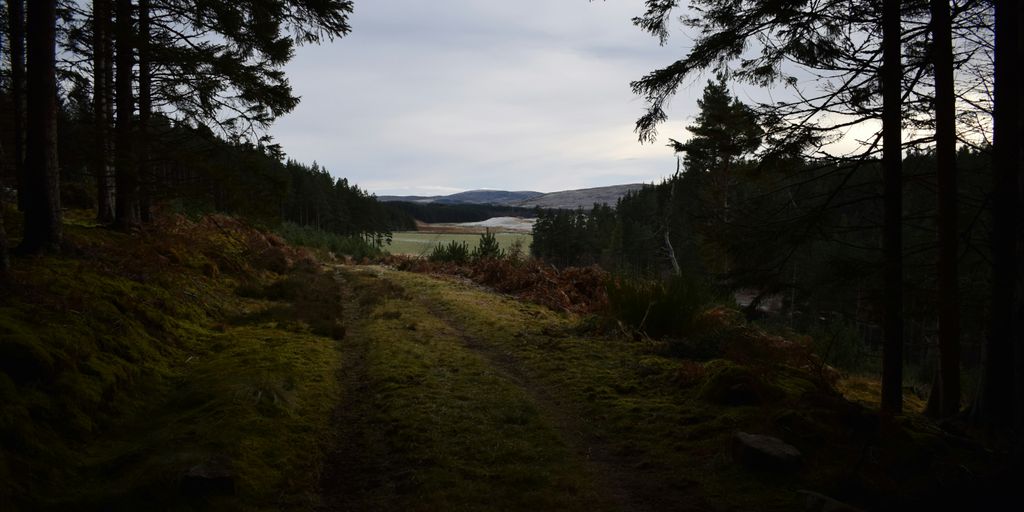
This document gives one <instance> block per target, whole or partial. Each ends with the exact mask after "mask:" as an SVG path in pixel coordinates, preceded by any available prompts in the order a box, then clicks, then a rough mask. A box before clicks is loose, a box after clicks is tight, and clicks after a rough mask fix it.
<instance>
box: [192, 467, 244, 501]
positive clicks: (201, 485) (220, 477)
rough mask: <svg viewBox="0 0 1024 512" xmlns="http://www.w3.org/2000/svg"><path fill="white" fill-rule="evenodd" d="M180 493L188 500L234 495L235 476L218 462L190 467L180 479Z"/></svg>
mask: <svg viewBox="0 0 1024 512" xmlns="http://www.w3.org/2000/svg"><path fill="white" fill-rule="evenodd" d="M181 493H182V494H183V495H185V496H188V497H190V498H204V497H207V496H230V495H233V494H235V474H234V472H233V471H231V469H230V468H229V467H228V466H227V464H226V463H224V462H223V461H220V460H209V461H206V462H204V463H202V464H197V465H195V466H192V467H191V468H189V469H188V471H186V472H185V474H184V475H182V477H181Z"/></svg>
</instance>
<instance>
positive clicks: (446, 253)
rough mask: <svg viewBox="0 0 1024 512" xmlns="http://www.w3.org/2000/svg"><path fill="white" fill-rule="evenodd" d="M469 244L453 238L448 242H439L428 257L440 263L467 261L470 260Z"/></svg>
mask: <svg viewBox="0 0 1024 512" xmlns="http://www.w3.org/2000/svg"><path fill="white" fill-rule="evenodd" d="M469 257H470V253H469V244H467V243H466V242H459V241H456V240H452V241H450V242H448V243H447V244H438V245H437V246H436V247H434V249H433V250H431V251H430V254H428V255H427V259H428V260H430V261H433V262H438V263H466V262H468V261H469V259H470V258H469Z"/></svg>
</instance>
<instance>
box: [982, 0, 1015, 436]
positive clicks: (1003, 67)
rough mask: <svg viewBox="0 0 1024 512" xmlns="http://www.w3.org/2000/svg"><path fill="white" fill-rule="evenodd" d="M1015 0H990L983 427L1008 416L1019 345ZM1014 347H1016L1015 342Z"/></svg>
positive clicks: (1006, 422)
mask: <svg viewBox="0 0 1024 512" xmlns="http://www.w3.org/2000/svg"><path fill="white" fill-rule="evenodd" d="M1020 9H1021V6H1020V4H1019V3H1018V1H1017V0H999V1H997V2H996V47H995V66H996V69H995V112H994V115H993V118H994V119H993V121H994V126H993V151H992V165H993V169H992V170H993V181H992V318H991V322H992V323H991V325H990V327H989V337H988V339H987V340H986V343H985V351H984V357H983V369H982V382H981V390H980V393H979V396H978V402H977V404H976V409H975V411H974V412H975V414H976V418H977V419H978V420H979V421H980V422H981V423H982V424H983V425H985V426H987V427H990V428H995V429H1002V428H1008V427H1009V426H1010V425H1011V423H1012V420H1013V416H1014V413H1013V411H1014V409H1015V408H1016V407H1015V405H1016V403H1017V402H1016V401H1015V400H1014V394H1015V393H1014V386H1015V379H1014V370H1017V371H1018V372H1020V371H1021V368H1019V367H1018V368H1014V366H1015V364H1014V359H1015V357H1016V355H1015V354H1016V352H1017V351H1018V350H1020V347H1019V345H1020V343H1019V341H1018V342H1017V343H1014V329H1013V326H1014V312H1015V311H1016V307H1015V297H1014V294H1015V293H1014V292H1015V288H1016V287H1017V279H1019V277H1020V276H1018V275H1017V264H1018V262H1017V261H1015V254H1016V250H1017V236H1018V226H1017V225H1016V224H1017V218H1018V215H1019V214H1020V211H1019V208H1020V205H1019V204H1018V200H1019V194H1020V191H1019V188H1018V187H1019V186H1020V181H1019V180H1020V145H1021V135H1022V134H1021V129H1020V124H1019V122H1020V99H1019V94H1020V87H1021V83H1020V78H1019V75H1018V71H1017V67H1018V66H1019V65H1020V55H1019V54H1018V48H1019V37H1020V26H1019V24H1020ZM1015 345H1016V346H1015Z"/></svg>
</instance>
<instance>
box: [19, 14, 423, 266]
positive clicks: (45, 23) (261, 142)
mask: <svg viewBox="0 0 1024 512" xmlns="http://www.w3.org/2000/svg"><path fill="white" fill-rule="evenodd" d="M49 4H51V2H31V5H30V6H29V7H30V9H29V10H28V12H27V13H26V12H25V11H24V7H25V6H24V5H23V3H22V2H7V5H6V10H5V16H4V18H5V22H6V23H4V34H5V37H4V50H5V52H4V58H5V60H6V61H7V62H8V63H9V64H10V65H9V66H8V67H5V68H4V69H3V73H2V76H0V81H2V85H3V89H4V91H5V92H6V94H5V95H4V97H3V101H2V103H0V109H2V112H3V116H2V119H0V136H2V137H3V140H2V142H3V144H2V147H3V148H4V151H3V152H2V153H0V167H2V169H3V174H2V178H3V179H2V184H3V185H4V187H5V196H6V195H11V197H6V198H5V199H4V200H5V202H8V204H12V203H16V204H17V206H18V208H19V210H22V211H24V212H25V216H26V217H25V218H26V223H27V225H28V226H30V227H31V228H30V229H29V230H28V231H27V233H28V234H29V236H27V237H26V238H25V239H24V240H23V241H22V243H21V246H20V248H19V250H20V251H22V252H34V251H38V250H41V249H48V250H55V249H57V248H59V246H60V220H59V217H60V213H61V211H62V210H63V209H66V208H88V209H93V210H94V211H95V212H96V217H97V220H98V221H99V222H101V223H104V224H111V225H112V226H115V227H118V228H121V229H127V230H131V229H135V228H137V227H139V226H143V225H145V224H146V223H148V222H149V221H150V220H151V218H152V210H153V209H154V208H156V207H158V206H160V207H170V208H173V209H178V210H180V211H183V212H187V213H191V214H198V213H202V212H210V211H218V212H224V213H232V214H239V215H243V216H246V217H248V218H250V219H252V220H253V221H254V222H257V223H260V224H263V225H266V226H268V227H271V228H273V227H276V226H278V225H280V224H281V223H282V222H286V223H292V224H295V225H299V226H306V227H311V228H313V229H316V230H322V231H325V232H329V233H333V234H336V235H340V236H344V237H354V238H355V239H361V240H364V241H365V242H367V243H368V244H370V245H371V246H375V247H381V245H382V244H383V243H385V242H386V241H387V240H388V238H389V237H390V233H391V231H393V230H399V229H414V223H413V221H412V219H411V218H410V217H409V216H408V215H406V214H404V213H402V212H401V211H399V210H396V209H394V208H390V207H388V206H387V205H384V204H382V203H379V202H378V201H376V199H375V198H374V197H373V196H372V195H371V194H369V193H367V192H366V191H364V190H361V189H360V188H359V187H358V186H357V185H354V184H349V183H348V181H347V180H345V179H335V178H334V177H332V176H331V174H330V173H329V172H328V171H327V169H324V168H321V167H320V166H319V165H317V164H316V163H315V162H314V163H313V164H312V165H307V164H303V163H299V162H296V161H294V160H291V159H288V160H285V159H284V155H283V153H282V151H281V148H280V146H278V145H276V144H274V143H273V142H272V140H271V139H270V138H269V136H268V135H267V134H266V127H268V126H269V125H270V123H271V122H272V121H273V120H274V119H275V118H276V117H279V116H280V115H282V114H284V113H287V112H288V111H290V110H291V109H292V108H294V106H295V105H296V104H297V101H298V99H297V98H296V97H295V96H294V95H293V94H292V92H291V88H290V86H289V85H288V83H287V80H286V79H285V77H284V76H283V74H282V73H281V70H280V68H281V66H282V65H283V64H284V63H285V62H287V60H288V58H289V55H290V53H291V51H292V50H291V49H290V48H291V47H293V46H294V45H296V44H298V43H300V42H304V43H316V42H319V41H320V40H321V39H332V38H334V37H340V36H343V35H344V34H345V33H347V31H348V25H347V21H346V13H347V12H348V11H349V10H350V9H351V4H350V3H349V2H346V1H331V2H313V3H311V2H301V1H300V2H272V3H270V4H268V5H266V6H262V7H256V6H253V5H249V4H240V5H228V4H224V3H221V2H159V1H158V2H150V1H142V2H139V3H137V4H135V3H133V2H111V1H98V2H93V3H91V4H90V5H85V4H75V3H59V2H56V3H52V4H53V5H49ZM189 12H195V13H196V17H194V18H193V17H191V15H189ZM26 14H27V16H26ZM247 20H248V21H247ZM256 20H259V23H255V21H256ZM26 31H27V32H26ZM286 31H291V33H290V34H289V33H288V32H286ZM211 34H216V35H217V36H218V37H217V38H215V39H211V38H210V37H209V36H210V35H211ZM26 36H27V37H26ZM26 44H27V46H26ZM26 50H27V52H26ZM50 54H52V55H50ZM26 57H27V58H26ZM118 58H120V59H121V60H118ZM239 59H241V60H239ZM235 61H239V62H243V61H244V62H245V64H243V65H236V64H234V63H233V62H235ZM58 134H59V137H58ZM33 180H37V181H33ZM12 194H14V195H12Z"/></svg>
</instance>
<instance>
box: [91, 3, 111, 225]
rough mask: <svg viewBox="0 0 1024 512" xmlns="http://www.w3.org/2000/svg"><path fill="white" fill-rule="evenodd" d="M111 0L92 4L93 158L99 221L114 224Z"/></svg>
mask: <svg viewBox="0 0 1024 512" xmlns="http://www.w3.org/2000/svg"><path fill="white" fill-rule="evenodd" d="M112 15H113V12H112V11H111V0H93V3H92V65H93V111H92V116H93V137H94V139H93V158H92V173H93V176H94V177H95V180H96V219H97V220H98V221H99V222H100V223H103V224H108V223H111V222H113V221H114V197H115V196H114V162H113V149H114V148H113V144H112V141H111V131H112V130H113V126H114V103H113V101H114V97H113V94H114V73H113V70H114V67H113V66H114V47H113V37H112V27H111V17H112Z"/></svg>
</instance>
